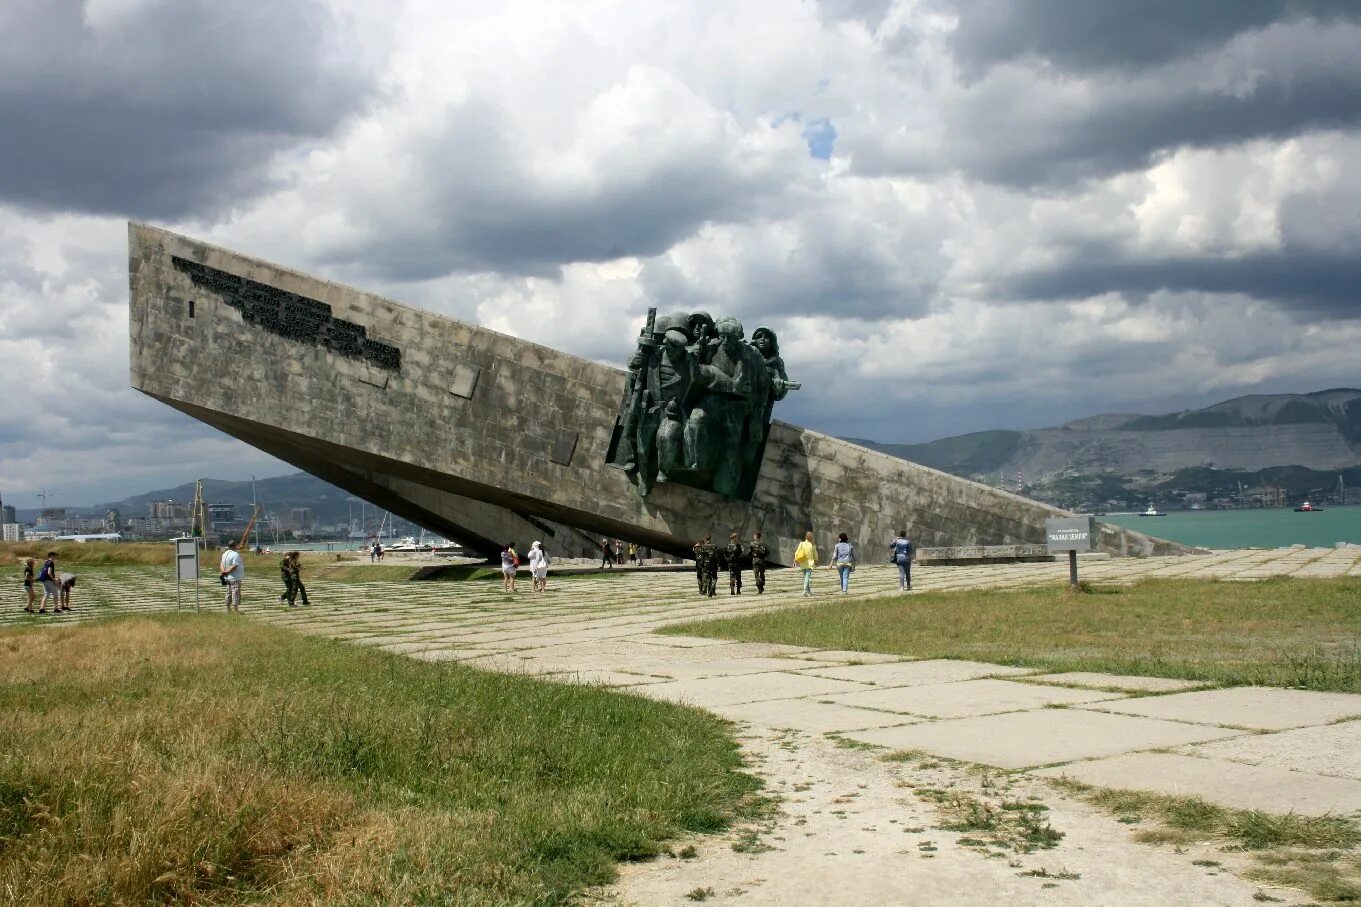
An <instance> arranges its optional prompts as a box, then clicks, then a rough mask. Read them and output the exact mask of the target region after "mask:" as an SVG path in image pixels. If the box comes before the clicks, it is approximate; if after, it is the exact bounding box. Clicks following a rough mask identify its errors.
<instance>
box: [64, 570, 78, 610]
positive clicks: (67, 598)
mask: <svg viewBox="0 0 1361 907" xmlns="http://www.w3.org/2000/svg"><path fill="white" fill-rule="evenodd" d="M75 587H76V575H75V574H74V573H63V574H61V610H62V611H70V610H71V590H72V589H74V588H75Z"/></svg>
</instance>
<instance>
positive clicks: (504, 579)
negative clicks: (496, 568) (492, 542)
mask: <svg viewBox="0 0 1361 907" xmlns="http://www.w3.org/2000/svg"><path fill="white" fill-rule="evenodd" d="M519 570H520V555H518V554H516V553H515V543H514V542H507V543H506V547H504V548H502V549H501V588H502V590H503V591H505V592H514V591H515V574H516V573H518V572H519Z"/></svg>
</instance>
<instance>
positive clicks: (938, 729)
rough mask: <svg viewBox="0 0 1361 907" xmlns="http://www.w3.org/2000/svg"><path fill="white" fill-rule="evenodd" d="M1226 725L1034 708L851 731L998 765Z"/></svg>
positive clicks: (1205, 732) (1106, 751)
mask: <svg viewBox="0 0 1361 907" xmlns="http://www.w3.org/2000/svg"><path fill="white" fill-rule="evenodd" d="M1235 733H1240V732H1235V731H1231V730H1228V729H1226V728H1213V727H1206V726H1203V725H1194V724H1183V723H1180V722H1176V721H1158V720H1156V719H1153V718H1136V717H1134V716H1130V715H1105V714H1101V713H1099V712H1086V711H1081V710H1079V709H1036V710H1034V711H1030V712H1010V713H1008V714H1005V715H988V716H984V717H980V718H958V719H955V720H952V721H931V722H927V723H925V724H915V725H910V726H908V727H896V728H884V729H881V730H873V731H852V732H850V733H848V734H846V736H847V737H849V738H851V739H853V740H859V741H862V742H864V743H873V744H877V745H879V746H887V747H892V748H893V749H900V750H923V751H925V752H928V753H931V754H933V755H936V756H944V757H945V758H947V759H959V760H961V761H964V762H980V763H982V764H984V765H995V766H998V767H999V768H1034V767H1037V766H1046V765H1051V764H1056V763H1061V762H1072V761H1074V760H1076V759H1093V758H1096V757H1099V756H1115V755H1119V754H1121V753H1129V752H1134V751H1136V750H1146V749H1155V748H1158V747H1166V746H1177V745H1179V744H1184V743H1199V742H1201V741H1205V740H1218V739H1222V738H1224V737H1229V736H1232V735H1234V734H1235Z"/></svg>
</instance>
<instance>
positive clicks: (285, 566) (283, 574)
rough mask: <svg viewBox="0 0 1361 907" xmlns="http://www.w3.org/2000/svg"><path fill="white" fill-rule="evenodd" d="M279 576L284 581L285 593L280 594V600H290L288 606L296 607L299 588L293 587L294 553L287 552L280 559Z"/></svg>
mask: <svg viewBox="0 0 1361 907" xmlns="http://www.w3.org/2000/svg"><path fill="white" fill-rule="evenodd" d="M279 577H280V578H281V579H282V580H283V581H284V594H283V595H280V596H279V601H281V602H288V607H290V608H292V607H294V605H293V602H294V600H295V599H296V598H297V595H298V593H297V590H296V589H294V588H293V554H292V552H286V553H285V554H284V556H283V557H282V558H280V559H279Z"/></svg>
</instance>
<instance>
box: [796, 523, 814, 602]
mask: <svg viewBox="0 0 1361 907" xmlns="http://www.w3.org/2000/svg"><path fill="white" fill-rule="evenodd" d="M817 565H818V549H817V546H816V545H814V544H813V533H811V532H808V533H805V534H804V536H803V541H801V542H799V547H798V549H797V550H796V551H795V552H794V566H795V567H798V568H799V569H800V570H802V571H803V594H804V595H812V594H813V568H814V567H816V566H817Z"/></svg>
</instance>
